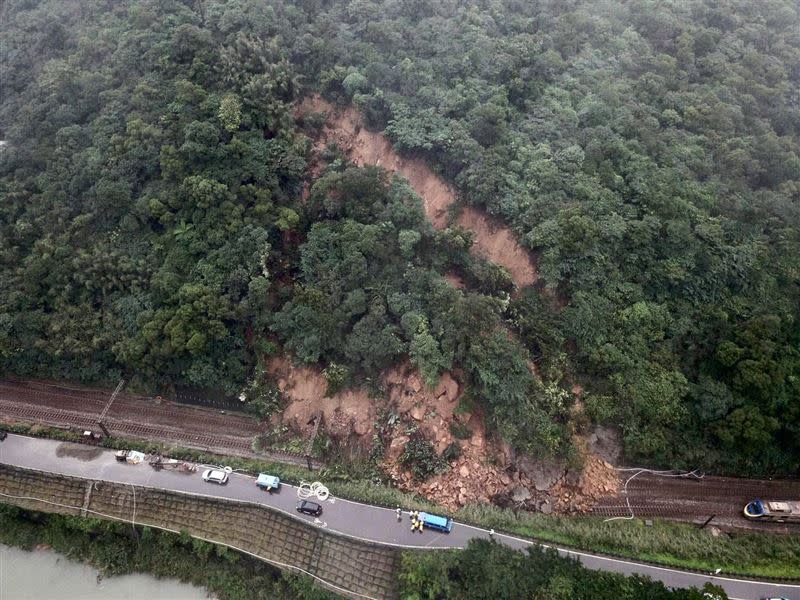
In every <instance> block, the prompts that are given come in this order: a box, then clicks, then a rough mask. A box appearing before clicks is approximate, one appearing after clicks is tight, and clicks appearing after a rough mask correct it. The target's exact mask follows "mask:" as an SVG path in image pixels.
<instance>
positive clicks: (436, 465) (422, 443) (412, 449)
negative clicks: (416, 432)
mask: <svg viewBox="0 0 800 600" xmlns="http://www.w3.org/2000/svg"><path fill="white" fill-rule="evenodd" d="M400 463H401V464H402V465H403V466H405V467H406V468H407V469H410V470H411V474H412V475H413V476H414V479H415V480H416V481H424V480H426V479H427V478H428V477H430V476H431V475H433V474H434V473H437V472H439V471H441V470H443V469H445V468H447V465H446V463H445V462H444V461H443V460H442V458H440V457H439V456H437V455H436V450H435V449H434V447H433V445H432V444H431V443H430V442H429V441H428V440H426V439H423V438H420V437H416V436H415V437H412V438H411V439H410V440H409V441H408V443H407V444H406V447H405V448H404V449H403V454H402V455H401V456H400Z"/></svg>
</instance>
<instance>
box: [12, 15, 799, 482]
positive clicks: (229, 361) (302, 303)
mask: <svg viewBox="0 0 800 600" xmlns="http://www.w3.org/2000/svg"><path fill="white" fill-rule="evenodd" d="M7 4H8V7H7V8H6V13H7V14H5V13H4V14H5V16H6V17H7V18H5V19H3V20H2V24H0V32H1V33H2V37H3V50H4V52H3V55H4V57H8V60H4V61H3V62H2V64H0V81H3V84H4V85H3V86H0V132H2V136H3V138H4V139H5V140H6V141H8V144H7V145H6V146H4V147H3V150H2V151H0V152H2V154H0V196H2V198H3V202H2V203H0V270H2V274H3V281H4V285H3V286H0V369H2V370H3V371H12V372H15V373H17V374H19V375H22V376H28V375H37V376H47V377H53V378H67V379H76V380H84V381H113V380H115V379H117V378H118V377H120V376H122V375H123V374H127V373H137V377H139V378H140V379H142V380H143V381H147V382H155V381H158V382H159V383H167V384H169V383H173V384H174V383H178V384H184V385H193V386H199V387H209V386H210V387H221V388H223V389H224V390H226V391H227V392H229V393H231V394H238V393H239V391H240V388H241V386H242V382H244V381H246V380H247V378H248V374H249V372H250V371H251V370H252V369H253V367H254V365H255V364H256V360H257V356H258V354H259V353H260V352H261V350H260V344H261V343H262V341H263V340H264V339H266V338H267V337H269V335H270V333H274V334H275V335H277V337H278V338H279V340H280V341H281V342H283V343H284V344H285V346H286V347H287V348H288V349H289V350H291V351H292V352H294V353H295V354H296V355H297V357H298V358H299V359H300V360H302V361H305V362H323V363H326V364H330V363H336V364H338V365H343V366H346V367H347V368H348V369H350V371H351V372H352V375H353V381H354V382H359V381H363V380H364V379H363V378H364V377H371V378H373V380H374V378H375V377H376V374H377V372H378V371H380V370H381V369H383V368H384V367H386V366H388V365H390V364H392V363H394V362H396V361H398V360H400V359H406V358H410V360H411V361H412V362H413V363H414V365H415V366H417V367H418V368H419V369H420V371H421V372H422V373H423V376H424V378H425V380H426V382H427V383H429V384H434V383H435V382H436V380H437V378H438V376H439V375H440V374H441V372H442V371H444V370H447V369H451V368H453V367H461V368H463V369H464V370H465V372H466V376H467V378H468V380H469V381H468V383H469V386H470V389H471V391H472V393H473V396H474V400H475V401H476V402H477V403H478V404H480V405H481V406H482V407H483V408H484V409H485V410H486V412H487V414H488V416H489V417H490V419H491V421H492V422H493V423H494V425H495V426H496V428H497V429H498V430H499V431H501V432H502V433H503V434H504V435H505V436H506V437H508V438H509V439H510V440H511V441H513V442H514V443H515V444H516V445H517V446H519V447H520V448H521V449H523V450H527V451H533V452H542V453H562V454H563V453H566V452H568V449H567V448H566V446H567V445H568V440H569V437H570V434H571V432H570V423H569V416H568V414H567V413H568V411H567V410H566V409H565V407H564V406H563V405H562V404H563V403H562V402H561V396H562V394H561V392H559V391H558V386H556V387H553V384H563V383H564V382H565V381H566V380H567V379H575V378H578V379H580V381H582V382H583V383H584V384H585V387H586V391H587V394H588V396H587V398H588V399H590V400H591V401H590V400H587V409H588V410H587V413H588V414H591V415H592V416H593V417H594V418H595V419H596V420H598V421H601V420H602V421H608V422H611V423H614V424H616V425H618V426H619V427H620V428H621V430H622V431H623V434H624V443H625V450H626V454H627V456H628V458H629V459H630V460H635V461H646V462H651V463H659V464H664V465H668V466H670V467H681V466H689V465H690V466H692V467H697V466H702V467H705V468H714V469H721V470H729V471H734V472H737V473H739V474H749V473H752V474H765V473H769V474H772V473H784V474H786V473H794V471H795V470H796V465H797V464H798V456H800V408H798V403H797V402H796V401H795V400H796V398H797V397H798V395H800V390H799V389H798V385H800V384H798V381H800V358H798V353H799V352H800V351H799V350H798V348H799V347H800V329H798V323H800V312H798V311H800V309H798V307H800V286H798V278H797V273H798V270H800V253H799V252H798V248H800V218H798V214H797V210H796V205H797V201H798V198H799V197H800V179H798V173H800V138H799V137H798V132H799V131H800V125H798V123H800V108H798V106H797V102H796V101H795V98H794V96H793V95H792V94H793V91H794V90H796V89H797V87H798V85H800V81H799V80H798V74H797V70H796V69H793V68H791V65H794V64H796V63H797V61H798V57H800V44H799V43H798V39H797V36H796V35H795V32H796V31H797V29H798V27H800V12H799V11H798V7H797V5H796V3H795V2H793V1H792V0H775V1H774V2H758V3H752V2H747V1H745V0H732V1H731V2H729V3H727V4H726V5H725V6H724V7H722V8H721V7H720V6H718V3H717V2H715V1H713V0H686V2H683V3H658V4H653V3H652V2H647V1H645V0H634V1H631V2H624V3H620V2H611V1H609V0H597V1H595V0H591V1H590V0H577V1H575V2H569V3H552V2H551V3H545V4H542V5H538V4H537V5H536V6H535V7H533V8H531V9H530V10H520V9H519V6H517V4H518V3H515V2H512V1H510V0H503V1H502V2H495V3H478V4H476V5H474V6H472V5H470V6H466V5H461V4H459V3H452V2H443V3H439V4H437V3H430V2H429V3H420V2H406V3H402V2H399V3H398V2H390V1H389V0H374V1H371V2H361V1H359V2H334V3H326V2H322V3H320V2H311V3H308V2H304V3H296V2H286V1H285V0H273V1H271V2H270V3H269V4H264V3H262V4H258V3H251V2H219V1H217V0H212V1H210V2H203V3H201V4H198V3H194V4H191V3H188V4H187V3H176V2H166V3H157V2H154V1H153V0H135V1H133V2H130V3H128V4H125V5H124V6H122V7H117V8H115V10H108V7H107V6H106V5H105V4H103V3H102V2H89V3H85V4H84V5H82V6H81V10H80V11H77V10H74V3H72V2H55V1H52V0H49V1H46V2H40V3H38V4H36V5H35V6H33V5H32V4H31V3H29V2H10V3H7ZM189 4H191V6H190V5H189ZM529 8H530V7H529ZM763 40H769V44H764V43H763ZM301 80H302V81H304V82H305V84H304V85H307V86H308V87H307V88H303V89H302V91H303V92H306V91H308V90H309V89H311V88H313V89H316V90H319V91H322V92H323V93H324V94H326V95H327V97H329V98H332V99H333V100H334V101H337V102H340V103H346V102H352V103H353V104H355V105H356V106H357V107H359V108H360V110H362V111H363V113H364V115H365V118H366V120H367V124H368V125H369V126H370V127H373V128H382V129H383V130H384V132H385V133H386V135H387V136H389V138H390V139H391V140H392V141H393V143H394V145H395V147H396V148H398V149H399V150H401V151H404V152H408V153H412V154H414V155H415V156H417V157H422V158H424V159H427V160H428V161H430V163H431V164H433V165H435V166H436V168H437V169H438V170H439V171H440V172H441V173H442V174H443V175H444V176H445V177H446V178H447V179H449V180H450V181H451V182H453V183H454V184H455V185H456V187H457V188H458V192H459V196H460V198H461V199H462V200H463V201H464V202H465V203H468V204H474V205H477V206H479V207H482V208H483V209H485V210H486V211H487V212H488V213H489V214H490V215H491V216H492V217H495V218H497V219H499V220H502V221H503V222H505V223H506V224H508V225H509V226H510V227H511V229H512V230H513V231H514V232H515V234H516V235H517V236H518V239H519V240H520V241H521V242H522V243H523V244H524V245H525V246H526V247H527V248H528V249H530V250H531V251H532V252H533V253H534V254H535V256H536V261H537V265H538V270H539V281H538V282H537V284H536V286H535V287H534V288H531V289H527V290H518V291H517V292H518V293H516V294H512V291H514V290H513V286H512V284H511V282H510V280H509V277H508V274H507V273H506V272H504V271H503V270H502V269H499V268H497V267H496V266H493V265H490V264H488V263H487V262H486V261H482V260H480V259H476V258H474V257H472V256H471V255H470V254H469V246H470V244H471V240H470V235H469V234H468V233H467V232H464V231H462V230H459V229H458V228H453V229H449V230H445V231H441V232H433V231H432V230H431V228H430V226H429V225H428V224H427V223H426V222H425V219H424V218H423V216H422V214H423V213H422V209H421V206H420V202H419V199H417V198H416V197H415V196H414V194H413V193H412V192H411V191H410V190H409V189H408V188H407V186H405V185H403V184H402V183H401V182H399V181H390V180H389V178H388V177H387V176H386V175H385V174H382V173H381V172H379V171H376V170H373V169H354V168H347V167H346V165H345V163H344V162H343V161H342V160H335V161H333V162H332V166H331V168H330V170H329V171H328V172H327V173H326V174H325V175H324V176H323V177H322V178H321V179H320V181H318V182H317V183H316V185H315V186H314V188H313V190H312V194H311V197H310V198H309V200H308V202H307V203H305V204H304V203H301V202H299V196H300V191H301V188H302V180H303V176H304V174H305V173H304V171H305V168H306V163H305V157H306V153H307V150H308V148H307V141H306V140H304V139H302V138H300V137H299V136H298V137H296V136H295V128H294V124H293V121H292V113H291V111H290V108H289V107H290V104H291V102H292V101H293V100H294V99H296V97H297V96H298V94H299V92H300V91H301V87H300V81H301ZM312 121H315V119H313V118H312V119H309V122H312ZM316 123H317V125H319V119H316ZM332 158H337V159H338V158H340V157H334V156H333V155H332ZM447 271H454V272H457V273H458V274H459V276H462V277H463V279H464V281H465V282H466V283H467V284H468V286H469V289H470V290H472V291H470V292H461V291H458V290H453V289H452V288H450V287H449V286H448V284H447V283H446V282H445V281H443V279H442V277H441V274H442V273H444V272H447ZM508 296H511V299H510V301H509V299H508ZM504 325H507V326H508V327H509V328H510V329H511V330H512V331H513V333H514V334H515V340H509V339H507V338H505V337H504V335H503V334H502V333H501V331H500V329H501V328H502V327H503V326H504ZM529 359H530V360H531V361H533V362H534V363H535V364H536V365H537V367H538V370H539V373H540V374H541V376H542V378H543V381H542V382H541V383H538V382H536V381H535V379H534V378H533V376H532V375H531V374H530V372H529V371H530V370H529V368H528V366H529V365H528V360H529ZM526 371H527V372H526Z"/></svg>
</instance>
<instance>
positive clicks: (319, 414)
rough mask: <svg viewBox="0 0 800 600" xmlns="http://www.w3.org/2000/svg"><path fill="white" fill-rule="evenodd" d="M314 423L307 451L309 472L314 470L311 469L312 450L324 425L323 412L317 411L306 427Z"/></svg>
mask: <svg viewBox="0 0 800 600" xmlns="http://www.w3.org/2000/svg"><path fill="white" fill-rule="evenodd" d="M312 422H313V423H314V429H313V430H312V431H311V436H310V437H309V438H308V443H307V444H306V451H305V457H306V464H307V465H308V470H309V471H311V470H312V468H311V449H312V448H313V446H314V440H315V439H316V438H317V433H318V432H319V426H320V425H321V424H322V411H321V410H320V411H317V414H315V415H314V416H313V417H311V418H310V419H309V420H308V423H306V425H310V424H311V423H312Z"/></svg>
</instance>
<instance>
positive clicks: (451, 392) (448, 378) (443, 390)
mask: <svg viewBox="0 0 800 600" xmlns="http://www.w3.org/2000/svg"><path fill="white" fill-rule="evenodd" d="M433 395H434V396H436V397H437V398H439V397H441V396H444V397H445V398H447V400H448V401H449V402H455V400H456V398H458V382H457V381H456V380H455V379H453V376H452V375H450V373H444V374H443V375H442V377H441V379H439V384H438V385H437V386H436V389H435V390H434V392H433Z"/></svg>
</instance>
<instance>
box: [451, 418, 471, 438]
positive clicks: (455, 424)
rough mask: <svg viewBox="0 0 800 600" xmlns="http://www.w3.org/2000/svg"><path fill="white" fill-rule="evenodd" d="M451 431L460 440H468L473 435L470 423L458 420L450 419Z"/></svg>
mask: <svg viewBox="0 0 800 600" xmlns="http://www.w3.org/2000/svg"><path fill="white" fill-rule="evenodd" d="M450 433H452V434H453V436H454V437H456V438H458V439H459V440H468V439H469V438H471V437H472V429H470V428H469V425H467V424H466V423H462V422H461V421H457V420H454V421H450Z"/></svg>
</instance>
